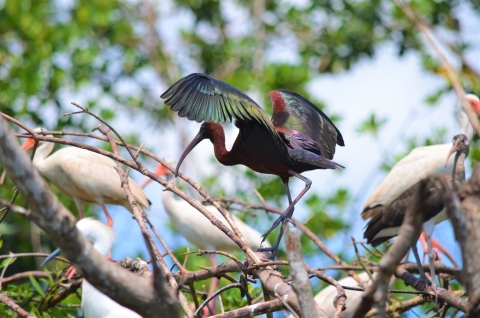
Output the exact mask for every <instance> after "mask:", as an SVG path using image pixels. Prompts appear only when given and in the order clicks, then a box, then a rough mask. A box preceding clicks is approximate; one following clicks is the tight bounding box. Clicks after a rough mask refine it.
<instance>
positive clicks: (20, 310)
mask: <svg viewBox="0 0 480 318" xmlns="http://www.w3.org/2000/svg"><path fill="white" fill-rule="evenodd" d="M0 302H2V303H4V304H5V305H6V306H7V307H8V308H10V309H11V310H12V311H13V312H14V313H17V314H19V315H20V316H21V317H25V318H35V317H34V316H32V315H30V314H29V313H28V312H27V311H26V310H24V309H23V308H22V307H20V306H19V305H17V303H16V302H14V301H13V300H12V299H10V298H8V297H7V295H5V294H2V293H0Z"/></svg>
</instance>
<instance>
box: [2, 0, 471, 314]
mask: <svg viewBox="0 0 480 318" xmlns="http://www.w3.org/2000/svg"><path fill="white" fill-rule="evenodd" d="M153 3H154V2H152V3H150V2H149V1H143V2H141V3H138V2H135V1H133V2H132V1H122V0H92V1H49V0H45V1H33V0H5V1H0V21H1V23H0V110H1V111H2V112H5V113H6V114H8V115H10V116H13V117H15V118H17V119H19V120H22V121H24V122H28V123H29V124H30V125H32V126H38V125H43V126H48V127H49V128H52V129H63V128H74V129H75V130H82V131H87V130H90V129H91V128H92V125H91V122H90V121H89V120H88V119H87V117H84V116H82V117H75V116H68V117H64V116H62V115H63V113H66V112H71V111H72V108H71V107H70V106H69V105H68V103H67V100H68V98H70V97H71V96H74V97H75V98H78V99H79V100H81V102H82V103H83V104H84V105H88V107H89V108H91V109H93V110H95V112H96V113H98V114H100V116H101V117H102V118H103V119H105V120H108V121H113V122H115V121H116V120H121V117H122V116H121V115H124V114H128V115H130V116H132V114H135V115H137V116H144V117H145V118H146V121H147V122H148V123H149V124H151V123H154V122H155V123H160V125H166V124H167V123H168V120H169V119H170V118H171V116H173V115H172V113H171V112H169V111H168V109H167V108H166V107H164V106H163V104H162V103H160V102H159V98H158V95H160V93H161V91H160V87H162V86H166V85H169V84H172V83H173V82H174V81H176V80H178V78H179V77H180V76H181V75H185V74H186V73H189V72H192V71H202V72H205V73H208V74H211V75H212V76H215V77H216V78H219V79H222V80H225V81H228V82H229V83H230V84H231V85H233V86H235V87H237V88H238V89H240V90H242V91H245V92H252V93H254V94H257V95H255V97H258V96H260V97H259V100H257V101H258V102H259V103H260V104H261V105H263V106H264V108H265V109H266V110H267V111H268V112H271V106H270V102H269V100H268V92H269V91H270V90H272V89H277V88H286V89H289V90H292V91H295V92H298V93H300V94H302V95H304V96H305V97H307V98H309V99H311V96H309V95H310V94H309V91H308V89H307V85H308V84H309V83H310V82H311V81H312V79H314V78H315V77H317V76H318V75H319V74H327V73H331V74H337V73H341V72H347V71H349V70H351V69H352V68H353V67H354V66H355V65H356V63H358V62H359V61H362V60H365V59H369V58H372V57H374V56H375V53H376V51H377V50H378V48H379V47H381V46H382V45H383V44H385V43H390V44H391V43H393V44H394V45H395V47H396V49H397V52H398V54H399V56H402V55H405V54H407V53H409V52H414V53H415V54H418V55H419V56H420V57H421V60H422V67H423V69H424V70H425V71H426V72H430V73H432V74H436V75H438V76H439V77H445V70H444V69H443V67H442V66H441V64H440V63H439V61H438V60H437V59H436V58H435V57H434V56H432V55H431V52H430V51H429V49H428V48H427V47H426V46H425V43H423V42H422V41H421V39H420V37H419V34H418V32H417V31H416V30H414V29H413V28H412V26H411V24H410V22H409V21H408V20H407V19H406V18H405V17H404V14H403V13H402V11H401V10H400V9H399V8H398V7H397V6H395V5H394V4H393V3H392V2H391V1H386V0H374V1H351V0H312V1H307V2H305V3H303V4H297V3H295V1H272V0H265V1H252V2H249V1H235V0H234V1H218V0H205V1H199V0H172V1H171V3H170V4H169V6H170V7H171V8H170V9H168V8H167V9H165V7H168V6H163V3H162V5H159V6H158V7H153ZM411 4H412V6H414V7H415V8H416V10H418V12H419V14H421V15H422V16H423V17H425V19H426V22H427V23H428V24H429V25H431V26H433V27H434V28H435V30H437V31H439V32H443V33H447V34H448V35H450V36H449V37H447V39H448V40H445V39H443V38H442V41H443V42H444V43H443V44H444V45H445V46H446V47H448V48H449V49H450V50H451V52H453V53H454V54H455V56H456V58H457V60H458V65H459V70H461V73H460V74H461V80H462V83H463V84H464V86H465V87H466V90H467V91H474V92H478V91H480V81H479V75H478V70H475V69H474V68H473V67H472V66H471V65H470V64H469V62H468V59H466V58H465V55H466V54H467V53H469V52H471V49H472V48H471V47H470V44H469V43H468V41H467V40H465V39H464V38H462V30H461V23H460V21H459V18H458V16H457V12H458V8H459V7H460V6H462V5H463V6H468V8H469V9H470V10H471V11H472V12H475V13H477V14H478V12H480V6H479V4H478V1H476V0H469V1H467V0H462V1H451V0H439V1H430V0H414V1H411ZM172 16H173V18H174V19H184V20H185V21H184V22H185V23H182V24H181V27H178V28H171V29H168V30H163V29H162V30H160V29H161V28H160V25H162V24H161V23H162V22H163V20H165V19H168V18H171V17H172ZM167 33H168V34H167ZM171 39H175V41H173V42H178V43H177V46H176V45H175V44H171V43H169V42H170V40H171ZM449 91H451V87H450V83H448V81H447V84H446V85H444V87H441V88H439V89H438V91H434V92H431V95H430V96H428V97H427V102H428V103H431V104H435V103H436V102H437V101H438V99H439V98H440V97H441V96H442V95H443V94H445V93H446V92H449ZM313 101H314V102H315V104H316V105H318V106H319V107H321V108H324V107H327V105H324V104H322V103H321V102H320V101H315V100H313ZM119 114H121V115H119ZM337 119H338V120H341V118H337ZM130 120H131V119H130ZM386 123H387V121H386V119H385V118H379V117H378V115H376V114H373V113H372V114H370V115H369V116H368V118H366V120H365V121H364V123H362V124H361V125H360V127H359V128H358V133H359V134H367V135H370V136H373V137H375V136H377V135H378V134H379V132H380V131H381V128H382V127H383V126H384V125H385V124H386ZM138 126H139V125H136V128H139V127H138ZM178 128H179V129H181V127H178ZM158 130H159V132H160V133H161V132H162V129H158ZM444 134H445V132H444V131H442V130H441V129H439V130H437V131H433V132H432V134H431V137H430V138H429V139H427V140H416V139H415V140H410V141H407V142H406V144H407V146H408V149H407V151H409V150H410V149H411V148H412V147H414V146H418V145H420V144H425V145H428V144H431V143H436V142H437V141H438V140H442V139H443V137H444ZM127 141H128V142H132V143H136V144H139V143H140V141H141V140H140V138H139V136H138V133H137V132H132V133H131V134H130V135H129V136H128V138H127ZM147 147H148V145H147ZM403 155H404V153H402V154H399V155H398V156H396V158H395V161H396V160H399V159H400V158H401V157H402V156H403ZM471 157H472V158H473V160H478V159H480V150H479V149H478V147H477V146H476V144H474V145H473V147H472V150H471ZM392 164H393V162H390V161H389V162H388V164H385V166H386V167H387V168H390V167H391V166H392ZM225 171H226V170H222V169H219V172H218V174H216V175H214V176H207V177H206V178H205V179H204V180H202V186H204V187H205V188H208V190H209V192H210V193H211V194H213V195H215V196H227V197H234V198H239V199H241V200H244V201H248V202H253V201H254V200H257V198H256V195H255V194H254V192H253V190H252V187H253V188H255V189H256V190H257V191H258V193H259V195H260V196H261V198H262V200H265V201H266V202H268V203H269V204H272V205H277V206H281V205H282V204H284V203H285V202H286V197H285V191H284V187H283V185H282V183H281V181H280V180H279V179H278V178H274V177H271V176H259V175H258V174H255V173H253V172H252V171H250V170H247V169H243V168H239V167H235V168H231V169H230V170H228V173H227V172H225ZM227 174H228V178H225V179H227V180H233V181H234V182H232V184H234V186H231V187H226V186H225V185H223V184H220V183H219V182H216V180H217V179H219V178H220V177H222V178H223V177H224V176H226V175H227ZM238 180H244V181H241V182H240V181H238ZM13 187H14V185H13V184H12V183H11V181H10V180H9V179H8V178H7V181H6V183H5V184H4V185H2V186H0V197H1V198H11V197H12V195H13V190H12V189H13ZM54 191H55V194H57V195H58V196H59V198H60V200H61V202H62V203H63V204H64V205H65V206H67V208H69V209H70V210H71V211H75V210H76V208H75V207H74V203H73V202H72V201H71V200H70V199H68V198H66V197H65V196H63V195H61V194H60V193H59V191H58V190H57V189H54ZM332 193H333V194H332V195H330V196H322V195H320V194H318V193H314V194H311V195H309V196H308V197H307V198H305V199H304V200H303V204H304V208H305V209H306V211H307V212H306V215H305V219H306V220H310V221H309V222H308V223H307V226H308V227H309V228H311V229H312V230H314V232H315V233H316V234H317V235H318V236H319V237H320V238H322V239H327V240H328V239H332V238H334V237H335V236H336V235H337V234H338V233H340V232H341V231H342V230H343V229H345V228H346V227H348V224H349V220H348V219H347V216H346V213H345V210H346V208H347V207H348V206H349V205H351V204H352V203H353V202H354V196H353V195H352V194H351V193H349V191H348V190H347V189H343V188H339V189H335V191H333V192H332ZM260 201H261V200H260V198H258V201H257V202H260ZM16 204H18V205H21V206H25V202H24V201H23V200H22V198H21V197H19V198H18V199H17V201H16ZM86 214H87V215H91V214H93V210H92V209H87V211H86ZM238 215H239V216H240V217H241V218H242V219H245V220H246V221H247V222H248V223H249V224H256V225H260V224H263V223H270V221H268V222H267V221H265V220H266V218H267V217H265V216H264V215H263V214H262V213H257V214H256V215H255V216H252V215H250V214H245V215H241V214H238ZM262 221H264V222H262ZM263 226H264V224H263ZM0 232H1V233H2V239H3V246H1V243H2V241H0V246H1V247H2V251H5V252H6V251H14V252H32V251H34V250H33V247H32V246H33V244H32V242H33V240H34V239H33V238H32V235H33V234H32V233H33V232H34V231H33V230H32V227H31V225H30V223H29V221H27V220H25V219H23V218H22V217H20V216H18V215H14V214H13V213H11V214H9V215H8V217H7V219H6V220H5V221H4V222H3V223H2V224H1V225H0ZM37 239H38V241H39V242H38V243H39V244H40V245H41V246H45V245H47V244H48V243H47V240H46V239H45V238H44V237H42V236H40V237H38V238H37ZM302 244H303V248H304V251H305V253H306V254H307V255H314V254H315V253H317V252H318V249H317V248H316V247H315V246H313V244H312V242H311V241H310V240H307V239H306V238H305V237H302ZM184 250H185V249H184V248H183V247H178V248H177V251H176V253H177V255H178V256H179V257H180V255H179V254H180V253H179V252H178V251H184ZM5 264H6V263H5V261H2V266H4V265H5ZM11 265H12V266H9V267H8V269H7V271H6V273H5V276H6V277H7V276H9V275H13V274H15V273H19V272H24V271H27V270H32V269H35V268H36V266H37V265H36V263H35V261H34V259H33V258H22V259H18V260H16V261H15V263H14V264H11ZM187 265H188V266H187V267H188V268H189V269H191V270H195V269H197V268H198V266H207V265H209V263H208V262H207V261H206V260H205V258H202V257H193V256H192V257H190V259H189V262H188V263H187ZM0 268H1V266H0ZM59 277H60V276H59V273H55V275H54V278H52V279H50V278H49V279H48V280H46V279H43V278H42V279H35V278H33V277H32V278H31V279H25V280H23V281H20V282H16V283H12V284H8V286H6V287H5V289H6V292H7V295H8V297H10V298H12V299H13V300H15V301H16V302H18V303H19V304H20V305H21V306H22V307H23V308H24V309H26V310H28V311H30V312H31V313H33V314H36V315H38V316H41V315H44V316H48V315H50V316H52V317H59V316H65V315H72V316H78V314H79V313H78V310H77V308H72V307H70V305H75V306H76V305H78V304H79V298H78V296H77V295H76V294H72V295H70V296H69V297H67V298H65V299H64V300H63V301H62V302H61V303H60V304H59V305H58V306H55V307H52V308H48V309H45V308H44V307H42V306H40V305H39V304H40V303H41V299H42V298H44V297H47V298H48V297H51V296H52V295H54V294H56V293H58V292H59V290H60V287H59V284H58V282H59V280H58V279H59ZM196 287H197V289H198V290H201V284H200V283H198V284H197V285H196ZM251 293H252V294H254V295H259V294H260V293H261V291H260V290H259V288H257V287H255V290H253V287H252V291H251ZM223 300H224V302H223V303H224V305H225V308H226V309H230V308H233V307H238V306H240V305H243V304H244V303H245V300H244V299H241V298H240V296H239V293H238V290H230V291H228V292H227V293H226V294H225V295H224V296H223ZM0 312H1V313H6V314H5V315H7V316H8V317H14V315H13V314H12V313H11V312H9V311H8V310H7V309H6V308H5V306H4V305H3V304H1V303H0Z"/></svg>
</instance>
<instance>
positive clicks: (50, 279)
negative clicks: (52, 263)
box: [44, 268, 55, 283]
mask: <svg viewBox="0 0 480 318" xmlns="http://www.w3.org/2000/svg"><path fill="white" fill-rule="evenodd" d="M44 271H45V274H47V276H48V280H49V281H50V283H54V282H55V281H54V280H53V278H52V275H50V271H49V270H48V269H46V268H45V269H44Z"/></svg>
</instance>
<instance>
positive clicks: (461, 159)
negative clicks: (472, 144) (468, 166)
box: [452, 152, 467, 191]
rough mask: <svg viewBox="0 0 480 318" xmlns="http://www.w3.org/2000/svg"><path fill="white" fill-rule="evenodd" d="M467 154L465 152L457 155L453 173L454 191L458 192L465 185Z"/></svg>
mask: <svg viewBox="0 0 480 318" xmlns="http://www.w3.org/2000/svg"><path fill="white" fill-rule="evenodd" d="M466 157H467V156H466V154H465V153H464V152H460V153H457V154H456V155H455V163H454V166H453V171H452V186H453V190H455V191H456V190H458V189H459V188H460V187H461V186H462V184H464V183H465V159H466Z"/></svg>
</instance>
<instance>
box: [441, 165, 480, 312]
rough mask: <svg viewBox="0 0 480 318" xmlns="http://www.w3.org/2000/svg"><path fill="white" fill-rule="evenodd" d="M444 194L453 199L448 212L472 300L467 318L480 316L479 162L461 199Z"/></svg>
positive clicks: (449, 202) (462, 276) (462, 189)
mask: <svg viewBox="0 0 480 318" xmlns="http://www.w3.org/2000/svg"><path fill="white" fill-rule="evenodd" d="M446 188H448V187H446ZM443 190H444V191H446V190H447V189H443ZM444 193H446V192H444ZM445 196H446V197H447V198H451V200H448V201H447V213H448V216H449V217H450V219H451V220H452V225H453V230H454V232H455V238H456V239H457V241H458V242H459V243H460V247H461V249H462V263H463V269H462V274H461V279H460V280H461V282H462V284H464V285H465V287H466V288H467V290H468V295H469V302H470V305H469V308H468V311H467V315H466V316H465V317H478V316H479V315H480V285H479V284H480V233H479V230H478V229H479V228H480V164H479V163H475V165H474V169H473V174H472V177H471V178H470V179H469V180H468V181H467V182H466V183H465V184H464V185H463V186H462V187H461V188H460V189H459V190H458V198H456V197H455V196H453V195H452V194H451V190H450V193H446V194H445ZM460 205H461V208H460Z"/></svg>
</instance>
